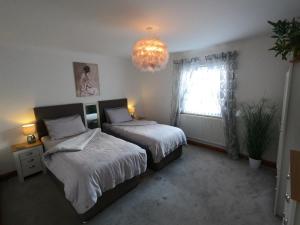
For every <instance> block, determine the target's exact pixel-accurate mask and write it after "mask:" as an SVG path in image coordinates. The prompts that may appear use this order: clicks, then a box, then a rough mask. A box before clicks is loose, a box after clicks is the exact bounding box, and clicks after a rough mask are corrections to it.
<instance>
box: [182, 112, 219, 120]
mask: <svg viewBox="0 0 300 225" xmlns="http://www.w3.org/2000/svg"><path fill="white" fill-rule="evenodd" d="M180 115H187V116H195V117H205V118H212V119H219V120H221V119H222V117H221V116H208V115H201V114H193V113H180Z"/></svg>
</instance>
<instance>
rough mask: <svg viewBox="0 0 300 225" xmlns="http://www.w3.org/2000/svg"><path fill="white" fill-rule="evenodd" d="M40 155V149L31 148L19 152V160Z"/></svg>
mask: <svg viewBox="0 0 300 225" xmlns="http://www.w3.org/2000/svg"><path fill="white" fill-rule="evenodd" d="M39 154H40V148H33V149H30V150H27V151H24V152H20V159H21V160H22V159H26V158H32V157H35V156H38V155H39Z"/></svg>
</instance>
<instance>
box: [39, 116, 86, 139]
mask: <svg viewBox="0 0 300 225" xmlns="http://www.w3.org/2000/svg"><path fill="white" fill-rule="evenodd" d="M45 124H46V127H47V130H48V133H49V136H50V138H51V139H52V140H58V139H62V138H65V137H70V136H74V135H77V134H81V133H83V132H85V131H86V128H85V126H84V125H83V122H82V119H81V116H80V115H74V116H69V117H61V118H58V119H54V120H45Z"/></svg>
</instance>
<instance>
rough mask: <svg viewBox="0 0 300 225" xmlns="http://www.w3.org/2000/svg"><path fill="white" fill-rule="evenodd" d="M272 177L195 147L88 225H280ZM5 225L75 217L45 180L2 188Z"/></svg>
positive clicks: (55, 223)
mask: <svg viewBox="0 0 300 225" xmlns="http://www.w3.org/2000/svg"><path fill="white" fill-rule="evenodd" d="M274 176H275V174H274V171H273V170H272V169H268V168H261V169H260V170H257V171H255V170H251V169H250V168H249V167H248V164H247V161H246V160H239V161H232V160H230V159H228V158H227V156H226V155H225V154H222V153H218V152H213V151H209V150H205V149H202V148H198V147H195V146H188V147H186V148H184V153H183V156H182V157H181V158H180V159H178V160H177V161H175V162H173V163H171V164H170V165H168V166H167V167H166V168H164V169H163V170H161V171H159V172H156V173H153V174H150V175H148V176H146V177H145V178H144V179H143V180H142V183H141V184H140V185H139V186H138V187H137V188H135V189H134V190H132V191H131V192H129V193H128V194H127V195H125V196H124V197H122V198H121V199H119V200H118V201H117V202H115V203H114V204H113V205H111V206H110V207H108V208H107V209H106V210H104V211H103V212H102V213H100V214H98V215H97V216H96V217H94V218H93V219H92V220H90V221H89V223H88V224H90V225H94V224H95V225H96V224H97V225H150V224H151V225H168V224H176V225H183V224H184V225H197V224H199V225H277V224H278V225H279V224H280V220H279V219H278V218H276V217H274V216H273V214H272V207H273V197H274V186H275V177H274ZM0 202H1V214H2V220H3V221H2V224H3V225H21V224H22V225H39V224H41V225H60V224H61V225H68V224H72V225H76V224H80V223H79V220H78V218H77V217H76V214H75V213H74V211H73V209H72V208H71V206H70V205H69V203H68V202H67V201H66V200H65V199H64V197H63V193H62V192H60V190H59V189H58V188H57V186H56V184H55V183H54V182H53V180H52V179H51V178H50V177H49V176H48V175H43V174H39V175H36V176H33V177H31V178H28V179H26V181H25V183H23V184H20V183H19V182H18V180H17V178H12V179H9V180H8V181H5V182H2V183H1V201H0Z"/></svg>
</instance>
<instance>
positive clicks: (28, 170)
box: [11, 141, 46, 182]
mask: <svg viewBox="0 0 300 225" xmlns="http://www.w3.org/2000/svg"><path fill="white" fill-rule="evenodd" d="M11 149H12V152H13V155H14V159H15V163H16V168H17V171H18V177H19V181H20V182H24V178H25V177H27V176H29V175H32V174H34V173H37V172H40V171H43V172H44V173H45V172H46V169H45V166H44V164H43V163H42V160H41V159H42V154H43V145H42V143H41V142H40V141H37V142H36V143H34V144H27V143H22V144H16V145H13V146H12V147H11Z"/></svg>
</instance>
